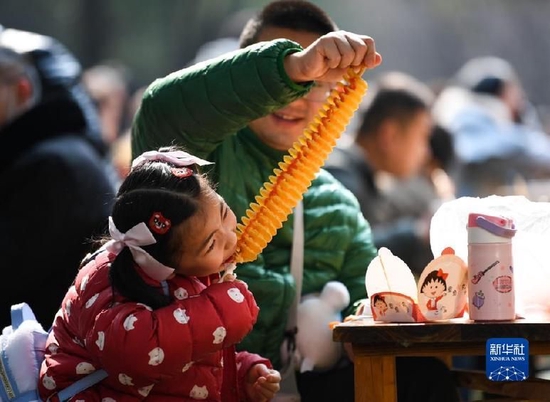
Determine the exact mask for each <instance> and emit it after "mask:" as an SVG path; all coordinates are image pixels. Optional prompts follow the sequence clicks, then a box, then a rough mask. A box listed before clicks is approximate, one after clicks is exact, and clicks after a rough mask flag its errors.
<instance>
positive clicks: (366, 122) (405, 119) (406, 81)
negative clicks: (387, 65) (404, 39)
mask: <svg viewBox="0 0 550 402" xmlns="http://www.w3.org/2000/svg"><path fill="white" fill-rule="evenodd" d="M433 101H434V94H433V92H432V91H431V89H430V88H429V87H428V86H427V85H426V84H424V83H423V82H422V81H419V80H418V79H416V78H415V77H413V76H411V75H409V74H406V73H403V72H400V71H389V72H386V73H384V74H383V75H381V76H379V77H378V79H377V81H376V83H375V84H374V85H373V90H371V92H370V93H369V95H368V96H367V97H366V98H365V101H364V102H363V104H362V105H361V112H360V119H361V124H360V126H359V130H358V133H357V138H365V137H368V136H370V135H372V134H373V133H376V131H377V130H378V128H379V127H380V125H381V124H382V123H383V122H385V121H386V120H390V119H391V120H395V121H398V122H400V123H401V124H403V125H406V124H408V123H409V122H410V121H411V120H412V119H413V118H414V117H415V116H416V115H417V114H418V113H419V112H421V111H428V110H429V109H430V107H431V106H432V104H433Z"/></svg>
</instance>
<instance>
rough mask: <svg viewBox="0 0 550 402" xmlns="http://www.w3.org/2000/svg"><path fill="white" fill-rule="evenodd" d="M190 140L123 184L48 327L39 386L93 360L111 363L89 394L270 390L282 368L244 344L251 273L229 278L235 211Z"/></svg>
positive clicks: (87, 397)
mask: <svg viewBox="0 0 550 402" xmlns="http://www.w3.org/2000/svg"><path fill="white" fill-rule="evenodd" d="M208 163H209V162H207V161H204V160H201V159H199V158H196V157H194V156H192V155H189V154H187V153H185V152H182V151H177V150H173V149H171V150H166V151H164V152H157V151H150V152H146V153H145V154H143V155H141V156H140V157H138V158H136V160H135V161H134V164H133V167H132V170H131V172H130V174H129V175H128V177H127V178H126V179H125V181H124V182H123V183H122V185H121V187H120V190H119V193H118V195H117V199H116V203H115V205H114V208H113V211H112V216H111V217H110V218H109V231H110V234H111V237H112V239H111V240H109V241H108V242H107V243H105V244H104V245H103V246H102V247H101V248H100V249H99V250H98V251H97V252H96V253H94V254H93V255H91V256H88V257H87V258H86V259H85V260H84V261H83V262H82V268H81V270H80V272H79V273H78V275H77V277H76V279H75V281H74V284H73V286H71V288H70V289H69V290H68V292H67V294H66V296H65V298H64V300H63V303H62V306H61V309H60V311H59V312H58V314H57V316H56V318H55V321H54V325H53V328H52V331H51V333H50V336H49V339H48V344H47V351H46V359H45V361H44V363H43V364H42V368H41V372H40V381H39V387H40V394H41V397H42V398H44V399H46V398H52V399H51V400H56V397H55V393H56V392H57V391H59V390H60V389H63V388H65V387H67V386H69V385H71V384H72V383H74V382H75V381H76V380H78V379H80V378H82V377H84V376H86V375H87V374H89V373H90V372H93V371H95V370H98V369H104V370H105V371H106V372H107V373H108V374H109V375H108V377H107V378H106V379H105V380H103V381H101V382H100V383H99V384H97V385H95V386H92V387H90V388H88V389H87V390H85V391H83V392H81V393H79V394H77V395H76V396H75V397H74V398H73V400H84V401H117V402H123V401H136V400H144V399H147V400H148V401H176V400H177V401H191V400H197V399H200V400H206V401H224V402H226V401H259V402H263V401H267V400H269V399H271V398H272V397H273V396H274V394H275V393H276V392H277V391H278V389H279V382H280V379H281V378H280V374H279V373H278V372H277V371H275V370H272V366H271V363H270V362H269V360H267V359H264V358H262V357H260V356H258V355H255V354H251V353H247V352H239V353H235V348H234V345H235V344H236V343H238V342H239V341H240V340H241V339H242V338H243V337H244V336H245V335H246V334H248V333H249V332H250V330H251V329H252V326H253V324H254V323H255V322H256V318H257V315H258V307H257V305H256V302H255V301H254V298H253V296H252V294H251V293H250V292H249V291H248V288H247V286H246V284H245V283H244V282H242V281H239V280H236V279H235V277H231V276H230V277H227V278H226V277H224V278H223V279H222V278H220V272H222V271H224V269H225V268H226V267H227V265H228V264H230V263H231V261H232V256H233V254H234V252H235V247H236V217H235V215H234V214H233V212H232V211H231V209H230V208H229V207H228V206H227V204H226V203H225V201H224V200H223V199H222V198H221V197H220V196H219V195H218V194H217V193H216V192H215V191H214V190H213V189H212V187H211V186H210V184H209V183H208V181H207V180H206V178H205V177H204V176H202V175H200V174H198V173H197V172H196V171H195V170H194V167H193V166H194V165H204V164H208Z"/></svg>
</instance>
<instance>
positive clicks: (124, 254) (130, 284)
mask: <svg viewBox="0 0 550 402" xmlns="http://www.w3.org/2000/svg"><path fill="white" fill-rule="evenodd" d="M134 264H135V263H134V259H133V258H132V253H130V249H129V248H128V247H125V248H124V249H123V250H122V251H121V252H120V254H119V255H118V256H117V257H116V258H115V260H114V261H113V262H112V263H111V267H110V268H109V278H110V280H111V284H112V286H113V288H114V289H116V291H118V293H120V294H121V295H122V296H124V297H125V298H127V299H129V300H139V301H140V303H143V304H145V305H147V306H149V307H151V308H152V309H153V310H155V309H158V308H160V307H164V306H167V305H169V304H170V298H169V296H167V295H165V294H163V293H162V289H159V288H155V287H154V286H152V285H150V284H148V283H146V282H145V281H144V280H143V278H142V277H141V276H140V275H139V273H138V272H137V270H136V269H135V268H134Z"/></svg>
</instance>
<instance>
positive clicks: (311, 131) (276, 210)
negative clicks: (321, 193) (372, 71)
mask: <svg viewBox="0 0 550 402" xmlns="http://www.w3.org/2000/svg"><path fill="white" fill-rule="evenodd" d="M361 74H362V71H361V72H360V73H355V72H354V71H353V70H351V69H350V70H348V72H347V73H346V75H345V76H344V81H343V82H339V83H338V84H337V86H336V87H335V88H334V89H333V90H332V91H331V93H330V95H329V97H328V99H327V100H326V101H325V103H324V104H323V106H322V107H321V109H320V110H319V112H318V113H317V115H316V116H315V117H314V119H313V121H312V122H310V124H309V125H308V127H307V128H306V129H305V130H304V132H303V134H302V135H301V136H300V138H298V140H296V142H295V143H294V144H293V146H292V148H291V149H289V151H288V153H289V154H288V155H285V156H284V158H283V161H282V162H280V163H279V168H278V169H274V170H273V173H274V175H272V176H270V177H269V181H266V182H265V183H264V185H263V187H262V188H261V189H260V194H259V195H258V196H256V202H255V203H254V202H252V203H251V204H250V208H249V209H248V210H247V211H246V216H244V217H243V218H242V224H238V225H237V238H238V240H237V250H236V252H235V262H236V263H243V262H249V261H254V260H255V259H256V258H257V256H258V255H259V254H260V253H261V252H262V250H263V249H264V248H265V246H267V244H268V243H269V242H270V241H271V239H272V238H273V236H274V235H275V234H276V233H277V230H278V229H279V228H280V227H281V226H283V222H285V221H286V220H287V218H288V215H290V213H291V212H292V209H293V208H294V207H295V206H296V205H297V204H298V202H299V201H300V200H301V199H302V197H303V194H304V193H305V192H306V190H307V189H308V187H309V186H310V184H311V181H312V180H313V179H314V178H315V175H316V174H317V172H319V169H320V168H321V166H323V164H324V163H325V160H326V158H327V157H328V155H329V154H330V152H332V149H333V148H334V146H335V145H336V140H337V139H338V138H339V137H340V135H341V134H342V133H343V131H344V129H345V127H346V126H347V125H348V123H349V121H350V119H351V117H352V116H353V114H354V113H355V111H356V110H357V108H358V107H359V104H360V103H361V99H362V97H363V95H364V94H365V92H366V91H367V83H366V82H365V81H364V80H363V79H362V78H361Z"/></svg>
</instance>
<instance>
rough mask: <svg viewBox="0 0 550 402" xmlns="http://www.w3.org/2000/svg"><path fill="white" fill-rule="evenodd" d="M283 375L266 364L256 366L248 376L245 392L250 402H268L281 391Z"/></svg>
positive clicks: (249, 371)
mask: <svg viewBox="0 0 550 402" xmlns="http://www.w3.org/2000/svg"><path fill="white" fill-rule="evenodd" d="M280 382H281V374H279V372H278V371H277V370H271V369H269V368H267V366H266V365H265V364H255V365H254V366H252V367H251V368H250V370H248V373H247V374H246V386H245V392H246V396H247V398H248V400H250V401H254V402H267V401H269V400H271V399H272V398H273V397H274V396H275V394H276V393H277V391H279V389H280V385H279V384H280Z"/></svg>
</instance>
